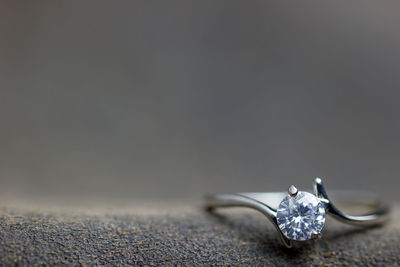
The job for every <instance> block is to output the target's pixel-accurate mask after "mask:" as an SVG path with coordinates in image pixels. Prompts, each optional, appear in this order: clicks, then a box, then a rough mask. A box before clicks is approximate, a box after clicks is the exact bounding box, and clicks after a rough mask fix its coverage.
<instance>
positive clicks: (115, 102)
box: [0, 1, 400, 200]
mask: <svg viewBox="0 0 400 267" xmlns="http://www.w3.org/2000/svg"><path fill="white" fill-rule="evenodd" d="M399 11H400V4H399V3H398V2H397V1H392V2H390V1H373V2H372V1H371V2H370V1H334V2H332V1H331V2H327V1H312V2H309V1H302V2H293V1H150V2H149V1H73V2H71V1H64V2H55V1H39V2H32V1H8V2H2V3H1V4H0V38H1V39H0V40H1V42H0V123H1V128H0V193H1V194H2V195H3V196H4V195H5V196H25V197H28V198H29V197H36V196H44V195H45V196H50V197H60V196H61V197H62V196H64V197H70V196H89V197H91V196H92V197H104V198H132V199H141V200H143V199H148V200H159V199H188V200H189V199H198V198H200V197H201V196H202V195H203V194H204V193H205V192H209V191H269V190H285V189H286V188H287V187H288V186H289V185H290V184H292V183H295V184H296V185H298V186H299V187H300V188H306V187H307V188H310V186H311V182H312V179H313V178H314V177H316V176H320V177H324V178H325V183H326V184H327V185H328V188H349V189H352V188H361V189H365V190H373V191H377V192H379V193H382V194H387V195H388V197H389V198H392V199H399V196H398V195H397V192H398V187H399V186H400V179H399V176H400V164H399V160H400V145H399V136H400V121H399V115H400V105H399V100H400V88H399V86H400V75H399V74H400V73H399V70H400V49H399V48H400V31H399V25H400V14H399V13H400V12H399Z"/></svg>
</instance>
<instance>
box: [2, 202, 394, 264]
mask: <svg viewBox="0 0 400 267" xmlns="http://www.w3.org/2000/svg"><path fill="white" fill-rule="evenodd" d="M399 208H400V206H397V207H396V212H395V214H394V218H395V219H393V220H392V221H391V222H390V223H389V224H388V225H386V226H385V227H381V228H375V229H369V230H366V231H361V230H358V229H357V228H353V227H348V226H343V225H341V224H338V223H335V222H334V221H333V220H327V227H326V229H324V232H323V235H324V237H323V239H322V240H319V241H316V242H309V243H305V244H303V245H302V246H301V247H300V246H298V244H297V246H296V247H295V248H293V249H286V248H284V247H283V246H282V245H281V243H280V240H279V239H278V235H277V233H276V232H275V230H274V229H273V228H272V226H271V225H270V224H269V222H268V221H266V220H265V218H264V217H263V216H262V215H260V214H258V213H257V212H252V211H247V210H245V209H230V210H223V211H221V212H219V213H218V214H219V215H215V214H208V213H206V212H204V211H203V210H201V209H200V208H198V207H195V206H193V207H192V206H189V205H188V206H185V207H177V206H175V208H174V209H172V210H171V209H160V210H159V211H158V210H157V209H154V208H148V209H147V208H146V209H143V208H142V209H143V210H142V209H126V210H125V209H124V208H121V209H119V210H115V209H114V210H113V209H104V210H101V209H98V210H96V211H94V210H93V209H87V210H86V211H85V210H84V209H83V210H81V211H76V209H75V210H73V209H70V210H68V209H61V208H60V209H49V210H43V209H37V208H33V207H30V208H24V209H20V208H18V209H17V208H10V207H5V206H3V207H2V209H1V214H0V259H1V264H2V265H11V264H15V263H17V264H18V265H38V264H47V265H55V264H56V265H63V264H66V265H70V264H74V265H76V264H84V265H102V264H107V265H109V264H113V265H114V264H115V265H117V264H118V265H132V264H135V265H160V266H164V265H166V266H168V265H177V264H181V265H185V266H199V265H275V266H291V265H323V266H330V265H338V264H339V265H359V266H368V265H381V266H384V265H385V266H393V265H398V264H399V262H400V224H399V220H398V219H399V216H398V214H399V213H398V211H399Z"/></svg>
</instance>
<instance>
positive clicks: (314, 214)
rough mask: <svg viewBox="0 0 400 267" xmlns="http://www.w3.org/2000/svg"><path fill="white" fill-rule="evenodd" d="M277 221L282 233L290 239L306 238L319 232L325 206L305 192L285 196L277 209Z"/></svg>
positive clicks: (322, 223)
mask: <svg viewBox="0 0 400 267" xmlns="http://www.w3.org/2000/svg"><path fill="white" fill-rule="evenodd" d="M277 223H278V226H279V229H281V231H282V233H283V234H284V235H285V236H286V237H287V238H289V239H292V240H308V239H311V235H312V234H313V233H314V234H318V233H320V232H321V230H322V228H323V227H324V224H325V208H324V205H323V204H322V203H321V202H320V201H319V199H318V198H317V197H316V196H314V195H313V194H310V193H307V192H298V193H297V195H296V196H293V197H292V196H286V197H285V198H284V199H283V200H282V201H281V203H280V204H279V207H278V210H277Z"/></svg>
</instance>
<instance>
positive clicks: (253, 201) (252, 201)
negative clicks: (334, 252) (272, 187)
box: [205, 178, 390, 247]
mask: <svg viewBox="0 0 400 267" xmlns="http://www.w3.org/2000/svg"><path fill="white" fill-rule="evenodd" d="M298 192H299V191H297V188H295V187H294V186H291V187H290V188H289V191H288V193H285V192H273V193H236V194H214V195H208V196H206V204H205V206H206V208H207V209H208V210H213V209H215V208H219V207H248V208H252V209H255V210H258V211H260V212H261V213H262V214H264V215H265V216H266V217H267V218H268V219H269V220H270V221H271V222H272V223H273V225H274V226H275V228H276V229H277V231H278V232H279V233H280V236H281V239H282V241H283V243H284V244H285V245H286V246H287V247H291V246H292V244H291V241H292V240H307V239H314V238H316V237H320V230H321V229H322V227H323V225H324V222H325V213H326V214H329V215H331V216H332V217H334V218H335V219H337V220H339V221H341V222H344V223H347V224H352V225H360V226H365V227H369V226H375V225H380V224H383V223H384V222H386V221H387V219H388V215H389V211H390V209H389V206H388V205H387V204H385V203H383V202H382V201H381V200H380V199H379V198H378V197H376V196H375V195H372V194H370V193H361V192H353V191H337V192H335V191H333V192H332V193H333V194H332V196H337V197H338V199H339V200H338V201H336V202H335V203H338V205H339V204H343V205H346V206H357V207H360V208H364V209H368V210H369V212H368V213H367V214H363V215H349V214H346V213H344V212H342V211H341V210H339V209H338V208H337V207H336V206H335V205H334V204H333V203H332V201H331V199H330V198H329V197H328V194H327V193H326V191H325V188H324V185H323V183H322V180H321V179H320V178H316V179H315V180H314V195H315V198H316V199H317V201H318V202H319V203H318V204H316V202H313V201H314V200H313V199H310V196H309V195H311V194H309V193H306V192H304V193H302V194H303V199H300V200H298V203H296V202H295V201H296V199H295V197H296V196H297V194H298ZM312 197H314V196H312ZM312 197H311V198H312ZM307 198H308V199H310V203H308V202H307V203H306V202H305V200H307ZM283 202H284V203H283ZM282 203H283V204H282ZM288 203H289V204H288ZM313 203H314V204H313ZM288 205H289V206H288ZM313 205H314V206H313ZM316 205H317V206H316ZM318 208H319V210H318ZM322 209H323V210H322ZM302 216H303V217H302ZM303 219H304V220H305V221H306V220H307V221H306V223H302V222H301V221H302V220H303ZM314 222H315V223H314ZM285 223H286V225H285ZM310 223H311V225H313V226H315V227H316V229H317V230H315V229H303V228H304V227H306V226H308V225H309V224H310ZM321 224H322V226H321ZM292 225H295V226H294V229H288V228H290V227H292ZM305 225H306V226H305ZM296 226H297V227H298V228H296ZM292 228H293V227H292ZM293 231H295V232H293ZM296 231H297V232H296ZM301 231H303V232H302V233H300V232H301ZM307 231H313V232H312V233H311V235H310V238H307V237H305V238H304V236H301V235H302V234H304V232H307ZM296 233H297V234H298V235H296ZM297 236H301V237H302V238H300V237H299V238H300V239H296V237H297Z"/></svg>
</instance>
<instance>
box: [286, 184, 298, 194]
mask: <svg viewBox="0 0 400 267" xmlns="http://www.w3.org/2000/svg"><path fill="white" fill-rule="evenodd" d="M298 192H299V191H298V190H297V188H296V187H295V186H294V185H291V186H290V187H289V189H288V194H289V196H291V197H295V196H297V193H298Z"/></svg>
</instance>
